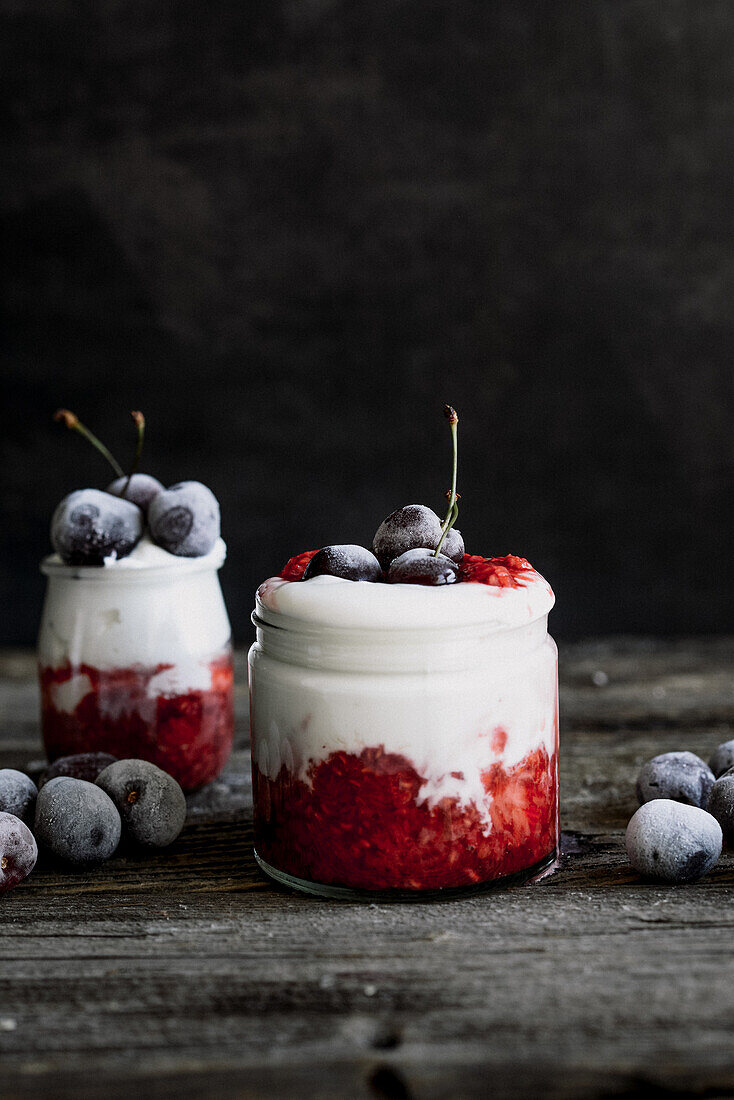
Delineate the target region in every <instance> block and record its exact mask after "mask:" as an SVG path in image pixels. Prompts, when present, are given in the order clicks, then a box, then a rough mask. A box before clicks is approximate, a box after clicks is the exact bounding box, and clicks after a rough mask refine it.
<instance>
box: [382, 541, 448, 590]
mask: <svg viewBox="0 0 734 1100" xmlns="http://www.w3.org/2000/svg"><path fill="white" fill-rule="evenodd" d="M458 579H459V568H458V566H457V564H456V562H453V561H452V560H451V558H447V557H446V556H445V555H444V554H439V555H438V557H436V556H434V551H433V550H429V549H428V548H427V547H425V546H421V547H418V548H416V549H414V550H406V551H405V553H404V554H401V555H400V557H398V558H396V559H395V561H393V563H392V565H391V566H390V569H389V571H388V574H387V580H388V583H389V584H426V585H435V584H454V583H455V582H456V581H458Z"/></svg>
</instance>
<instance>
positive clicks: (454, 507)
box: [433, 405, 459, 558]
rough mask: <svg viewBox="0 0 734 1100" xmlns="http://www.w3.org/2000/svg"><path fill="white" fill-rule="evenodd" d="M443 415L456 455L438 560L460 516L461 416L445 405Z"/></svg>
mask: <svg viewBox="0 0 734 1100" xmlns="http://www.w3.org/2000/svg"><path fill="white" fill-rule="evenodd" d="M443 413H444V416H445V417H446V419H447V420H448V422H449V427H450V428H451V444H452V448H453V453H454V461H453V475H452V478H451V492H450V493H449V506H448V510H447V512H446V516H445V518H444V521H443V523H442V524H441V538H440V539H439V541H438V546H437V547H436V549H435V550H434V553H433V556H434V558H437V557H438V555H439V554H440V553H441V547H442V546H443V544H444V542H445V540H446V536H447V535H448V533H449V531H450V530H451V528H452V527H453V526H454V524H455V523H456V520H457V518H458V515H459V497H458V494H457V492H456V472H457V470H458V466H459V441H458V426H459V416H458V413H457V412H456V409H453V408H452V407H451V405H444V410H443Z"/></svg>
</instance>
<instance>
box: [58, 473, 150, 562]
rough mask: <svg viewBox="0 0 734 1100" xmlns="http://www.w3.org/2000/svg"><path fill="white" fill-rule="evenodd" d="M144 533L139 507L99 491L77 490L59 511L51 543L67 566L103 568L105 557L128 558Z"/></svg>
mask: <svg viewBox="0 0 734 1100" xmlns="http://www.w3.org/2000/svg"><path fill="white" fill-rule="evenodd" d="M142 534H143V513H142V512H141V511H140V509H139V508H138V506H137V504H132V503H131V502H130V501H129V500H121V499H120V498H119V497H115V496H112V494H111V493H103V492H101V491H100V490H99V489H77V491H76V492H74V493H69V495H68V496H67V497H64V499H63V500H62V501H61V503H60V504H59V505H58V507H57V508H56V511H55V512H54V514H53V518H52V520H51V544H52V545H53V548H54V550H55V551H56V553H57V554H58V555H59V557H60V558H61V559H62V561H64V562H66V564H67V565H103V564H104V561H105V558H112V559H116V558H124V557H127V555H128V554H129V553H130V551H131V550H132V549H133V548H134V547H135V546H136V545H137V543H138V542H139V541H140V538H141V536H142Z"/></svg>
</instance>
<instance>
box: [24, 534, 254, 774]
mask: <svg viewBox="0 0 734 1100" xmlns="http://www.w3.org/2000/svg"><path fill="white" fill-rule="evenodd" d="M125 560H126V559H123V561H125ZM223 561H224V547H223V545H222V549H221V553H219V552H213V553H212V554H208V555H207V556H206V557H205V558H176V559H174V561H173V562H172V563H171V564H170V565H169V564H165V565H158V564H156V565H141V566H139V567H137V568H133V567H125V566H124V564H123V562H120V563H116V564H113V565H112V566H109V567H108V566H99V567H94V566H84V567H78V566H71V565H64V564H62V563H61V562H59V561H58V559H54V558H53V557H51V558H47V559H45V561H44V562H43V563H42V565H41V570H42V572H43V573H45V575H46V576H47V577H48V586H47V590H46V599H45V602H44V608H43V615H42V619H41V629H40V635H39V641H38V666H39V677H40V684H41V726H42V731H43V739H44V743H45V746H46V752H47V753H48V757H49V760H54V759H56V758H57V757H59V756H67V755H70V754H72V753H81V752H109V753H111V754H112V755H113V756H117V757H118V758H120V759H123V758H130V757H135V758H140V759H144V760H151V761H152V762H153V763H154V764H157V765H158V766H159V767H161V768H163V769H164V770H165V771H167V772H169V774H171V775H172V776H174V778H175V779H177V780H178V782H179V783H180V784H181V786H182V787H183V788H184V789H185V790H193V789H195V788H197V787H201V786H202V785H203V784H205V783H209V782H210V781H211V780H212V779H214V778H215V777H216V776H217V775H219V773H220V771H221V770H222V768H223V767H224V765H225V763H226V761H227V758H228V757H229V754H230V752H231V749H232V740H233V732H234V712H233V668H232V645H231V630H230V625H229V620H228V618H227V611H226V608H225V605H224V599H223V597H222V591H221V588H220V585H219V578H218V576H217V572H218V570H219V568H220V567H221V565H222V563H223Z"/></svg>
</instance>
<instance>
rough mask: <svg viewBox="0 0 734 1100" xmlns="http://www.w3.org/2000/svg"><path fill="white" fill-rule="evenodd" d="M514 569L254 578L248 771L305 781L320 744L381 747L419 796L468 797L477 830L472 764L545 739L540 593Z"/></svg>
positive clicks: (503, 758) (545, 640) (550, 690)
mask: <svg viewBox="0 0 734 1100" xmlns="http://www.w3.org/2000/svg"><path fill="white" fill-rule="evenodd" d="M526 576H527V580H528V583H527V586H526V587H524V588H495V587H493V586H489V585H482V584H474V583H471V582H460V583H458V584H455V585H448V586H445V587H441V588H429V587H424V586H420V585H388V584H369V583H365V582H355V581H344V580H339V579H337V578H333V577H318V578H314V579H313V580H309V581H292V582H285V581H282V580H281V579H280V578H271V579H270V580H269V581H266V582H265V583H264V584H263V585H261V586H260V589H259V591H258V616H259V617H260V618H261V619H262V621H263V625H262V626H261V628H260V630H259V632H258V638H259V641H258V643H256V644H255V645H254V646H253V648H252V650H251V653H250V668H251V689H252V738H253V756H254V760H255V762H256V764H257V766H258V767H259V768H260V771H261V772H263V774H265V775H267V776H269V777H270V778H271V779H275V778H276V777H277V775H278V773H279V771H280V769H281V767H283V766H285V767H286V768H287V769H288V770H290V771H292V772H294V773H295V774H296V775H297V776H298V778H299V779H301V780H302V781H303V782H306V783H308V782H309V781H310V778H309V776H310V772H311V769H312V768H313V766H314V765H317V764H318V763H320V762H321V761H323V760H325V759H327V758H328V757H329V756H330V755H331V754H332V753H335V752H339V751H343V752H347V753H353V754H355V755H359V754H360V753H361V752H362V750H363V749H365V748H377V747H379V746H384V749H385V751H386V752H388V753H395V754H397V755H400V756H404V757H405V758H406V759H407V760H408V761H409V762H410V763H411V764H412V765H413V767H414V768H415V769H416V771H417V772H418V774H419V775H420V776H422V777H423V779H424V780H425V783H424V784H423V786H422V787H421V791H420V795H419V801H421V802H428V804H429V805H431V806H433V805H435V804H436V803H438V802H439V801H440V800H441V799H442V798H445V797H449V798H454V799H456V800H457V801H458V803H459V804H460V805H461V806H463V807H466V806H468V805H469V804H471V803H473V804H474V805H475V806H476V808H477V810H478V812H479V813H480V815H481V817H482V819H483V821H484V823H485V825H486V828H487V830H489V828H490V825H491V819H490V799H489V797H488V796H487V793H486V791H485V788H484V784H483V782H482V776H483V773H485V772H486V771H487V770H488V769H489V768H490V767H491V765H492V764H494V763H501V764H502V766H503V767H504V768H511V767H513V766H514V765H516V764H518V763H519V762H520V761H522V760H523V759H524V758H525V757H526V756H527V755H528V753H530V752H532V751H533V750H534V749H537V748H539V747H540V746H544V747H545V749H546V751H547V753H548V756H549V757H552V756H553V755H554V754H555V753H556V751H557V745H556V739H557V719H556V706H557V692H556V656H557V651H556V647H555V643H554V642H553V640H552V638H550V637H549V635H548V634H547V629H546V623H547V614H548V611H549V610H550V608H551V607H552V605H553V593H552V591H551V589H550V587H549V586H548V584H547V582H546V581H545V580H544V579H543V578H542V577H541V576H540V575H539V574H538V573H535V572H534V571H533V572H532V573H529V574H527V575H526ZM340 639H341V643H340ZM288 642H290V644H286V643H288ZM340 644H341V647H342V648H340ZM340 653H343V655H344V656H343V659H341V658H340ZM503 742H504V744H503Z"/></svg>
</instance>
